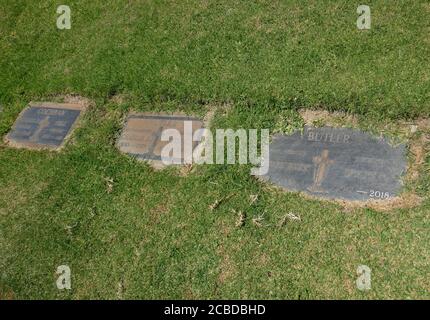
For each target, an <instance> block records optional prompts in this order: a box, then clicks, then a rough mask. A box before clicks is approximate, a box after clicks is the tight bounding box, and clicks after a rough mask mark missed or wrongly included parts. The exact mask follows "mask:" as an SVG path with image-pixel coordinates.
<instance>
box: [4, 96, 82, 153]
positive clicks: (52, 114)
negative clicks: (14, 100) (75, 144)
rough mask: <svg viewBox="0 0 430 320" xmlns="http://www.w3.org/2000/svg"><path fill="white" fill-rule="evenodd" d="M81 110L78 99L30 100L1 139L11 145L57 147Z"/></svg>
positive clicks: (65, 137)
mask: <svg viewBox="0 0 430 320" xmlns="http://www.w3.org/2000/svg"><path fill="white" fill-rule="evenodd" d="M85 111H86V107H85V106H84V105H83V104H79V103H56V102H30V103H29V105H28V107H26V108H25V109H24V110H22V111H21V113H20V114H19V116H18V118H17V119H16V121H15V123H14V125H13V126H12V129H11V130H10V131H9V133H8V134H7V135H6V136H5V138H4V142H5V143H6V145H8V146H10V147H14V148H27V149H35V150H44V149H47V150H55V151H58V150H61V149H62V148H63V147H64V145H65V144H66V142H67V141H68V140H69V138H70V136H71V135H72V133H73V131H74V129H75V128H76V126H77V124H78V122H79V120H80V119H81V117H82V115H83V114H84V112H85Z"/></svg>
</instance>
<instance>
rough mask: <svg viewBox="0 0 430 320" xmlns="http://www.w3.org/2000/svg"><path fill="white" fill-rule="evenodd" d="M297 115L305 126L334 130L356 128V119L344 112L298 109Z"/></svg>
mask: <svg viewBox="0 0 430 320" xmlns="http://www.w3.org/2000/svg"><path fill="white" fill-rule="evenodd" d="M299 114H300V115H301V117H302V118H303V120H304V122H305V125H307V126H314V127H322V126H329V127H334V128H339V127H353V126H357V124H358V119H357V117H355V116H354V115H351V114H347V113H345V112H329V111H326V110H309V109H300V110H299Z"/></svg>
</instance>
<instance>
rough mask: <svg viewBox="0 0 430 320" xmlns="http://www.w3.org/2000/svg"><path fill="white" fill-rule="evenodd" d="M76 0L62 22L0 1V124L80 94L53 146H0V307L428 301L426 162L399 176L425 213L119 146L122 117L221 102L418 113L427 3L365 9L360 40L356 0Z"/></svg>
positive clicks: (424, 77)
mask: <svg viewBox="0 0 430 320" xmlns="http://www.w3.org/2000/svg"><path fill="white" fill-rule="evenodd" d="M68 2H69V3H68V4H69V5H70V7H71V9H72V29H71V30H63V31H60V30H57V28H56V17H57V15H56V7H57V5H58V3H57V2H56V1H44V2H43V3H37V2H29V1H17V0H14V1H12V0H4V1H2V4H1V6H0V105H1V106H2V107H3V111H0V135H1V136H2V137H3V136H4V135H5V134H6V133H7V132H8V131H9V130H10V128H11V126H12V124H13V122H14V121H15V119H16V117H17V116H18V114H19V112H20V111H21V110H22V109H23V108H24V107H25V106H26V105H27V104H28V103H29V101H31V100H33V101H44V100H50V101H56V100H58V101H59V100H61V97H62V96H65V95H71V94H76V95H79V96H81V97H86V98H88V99H90V100H91V101H92V105H91V107H90V108H89V110H88V111H87V113H86V114H85V116H84V118H83V121H82V122H81V124H80V126H79V128H78V129H77V130H76V131H75V133H74V135H73V137H72V140H71V141H70V142H69V143H68V144H67V146H66V148H64V149H63V150H62V151H61V152H58V153H57V152H47V151H29V150H17V149H12V148H8V147H6V146H4V145H0V299H4V298H6V299H10V298H15V299H16V298H20V299H41V298H47V299H83V298H90V299H95V298H102V299H116V298H118V299H129V298H143V299H164V298H171V299H205V298H215V299H216V298H220V299H221V298H223V299H229V298H236V299H245V298H248V299H252V298H262V299H266V298H273V299H329V298H339V299H374V298H378V299H388V298H427V299H428V298H430V294H429V292H430V277H429V270H430V255H429V252H430V232H429V228H430V199H429V194H430V174H429V173H430V157H429V155H428V154H427V155H425V157H424V164H423V165H422V167H421V169H420V177H419V179H418V180H417V181H416V182H414V183H413V185H409V186H407V188H410V189H413V190H414V191H415V192H416V193H417V194H418V195H420V196H421V197H422V199H423V201H422V203H421V204H420V205H419V206H417V207H414V208H411V209H395V210H394V209H393V210H389V211H387V212H377V211H375V210H372V209H355V210H351V211H348V212H346V211H345V210H344V209H343V208H342V207H341V206H340V205H338V204H335V203H332V202H328V201H318V200H310V199H307V198H305V197H303V196H301V195H299V194H296V193H286V192H282V191H280V190H276V189H274V188H271V187H269V186H268V185H267V184H264V183H262V182H259V181H257V180H256V179H254V178H253V177H251V176H250V175H249V169H250V167H247V166H239V165H234V166H221V165H213V166H195V167H194V168H193V169H192V170H190V172H187V170H186V169H176V168H168V169H166V170H163V171H154V170H153V169H151V167H149V166H148V165H147V164H144V163H140V162H137V161H135V160H133V159H130V158H129V157H127V156H125V155H122V154H120V153H119V152H118V150H117V149H116V147H115V145H114V144H115V141H116V138H117V136H118V133H119V131H120V129H121V125H122V120H123V119H124V116H125V115H126V114H127V112H128V111H129V110H135V111H138V110H142V111H182V112H186V113H189V114H196V115H200V116H204V115H205V113H206V112H208V111H215V116H214V121H213V123H212V127H213V128H232V129H237V128H246V129H249V128H270V129H274V128H275V126H276V123H277V121H278V119H279V117H280V116H281V115H282V116H283V117H284V119H285V120H286V121H287V123H288V122H289V121H290V122H291V124H292V125H294V121H295V120H294V119H296V118H297V117H296V116H297V111H296V110H297V109H298V108H318V109H325V110H330V111H346V112H350V113H351V114H354V115H356V116H358V117H359V118H360V119H362V120H363V121H364V122H365V123H368V124H369V125H371V124H373V123H374V122H375V123H390V122H391V123H395V122H396V121H399V120H408V121H412V120H413V119H416V118H422V117H428V116H430V104H429V101H430V90H429V87H430V86H429V79H430V74H429V73H430V69H429V68H428V67H426V66H428V65H429V62H430V61H429V60H430V40H429V19H428V17H429V14H430V5H429V4H428V1H414V2H413V3H412V2H410V3H402V4H398V3H394V2H393V3H390V4H387V3H386V2H385V1H374V2H372V4H371V10H372V29H371V30H369V31H358V30H357V28H356V25H355V21H356V18H357V14H356V7H357V5H355V4H351V3H350V2H349V1H331V2H330V3H325V2H322V1H309V3H308V4H307V5H306V7H305V6H304V5H303V4H302V3H301V2H300V1H282V2H281V1H266V0H262V1H258V2H255V3H249V2H241V3H235V4H232V3H231V1H227V0H220V1H153V0H148V1H140V2H138V3H136V2H127V4H125V3H124V1H119V0H117V1H91V3H88V2H87V1H68ZM423 134H424V133H423ZM427 134H428V132H427ZM252 195H258V199H257V201H256V202H255V203H254V204H250V197H251V196H252ZM222 199H225V201H222V202H221V204H220V205H219V206H218V208H216V209H215V210H211V209H210V206H211V205H212V204H213V203H215V202H216V201H219V200H222ZM241 211H242V212H244V213H245V214H246V220H245V223H244V225H243V226H241V227H238V226H236V222H237V219H238V213H239V212H241ZM288 213H293V214H294V215H296V216H297V217H300V220H299V221H298V220H297V221H296V220H290V219H288V218H287V219H286V220H285V219H284V218H285V216H286V214H288ZM260 216H263V218H264V219H263V220H262V222H261V224H260V225H257V224H256V223H254V222H253V219H254V218H256V217H260ZM283 221H284V222H285V223H281V222H283ZM59 265H68V266H70V268H71V271H72V290H70V291H59V290H58V289H57V288H56V285H55V281H56V278H57V276H56V274H55V271H56V269H57V267H58V266H59ZM359 265H367V266H369V267H370V268H371V270H372V278H371V279H372V288H371V290H370V291H368V292H362V291H359V290H357V287H356V279H357V274H356V270H357V267H358V266H359Z"/></svg>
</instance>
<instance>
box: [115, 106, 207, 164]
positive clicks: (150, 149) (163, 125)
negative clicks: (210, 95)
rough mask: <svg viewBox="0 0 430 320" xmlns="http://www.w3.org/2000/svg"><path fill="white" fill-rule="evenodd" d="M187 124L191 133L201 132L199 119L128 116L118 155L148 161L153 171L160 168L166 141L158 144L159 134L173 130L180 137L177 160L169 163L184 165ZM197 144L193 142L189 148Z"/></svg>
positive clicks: (159, 115) (119, 142)
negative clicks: (153, 167)
mask: <svg viewBox="0 0 430 320" xmlns="http://www.w3.org/2000/svg"><path fill="white" fill-rule="evenodd" d="M186 121H187V122H188V121H190V122H191V128H192V133H193V134H194V132H195V131H196V130H198V129H200V128H203V122H202V121H201V120H200V119H197V118H194V117H189V116H184V115H167V114H152V113H151V114H149V113H132V114H130V115H129V116H128V117H127V120H126V123H125V126H124V128H123V131H122V133H121V136H120V138H119V140H118V143H117V144H118V148H119V149H120V151H121V152H123V153H126V154H128V155H130V156H133V157H135V158H137V159H139V160H150V161H151V162H152V163H153V164H155V165H156V167H162V166H163V162H162V159H161V151H162V150H163V147H164V146H166V145H167V144H168V143H170V142H169V141H162V140H161V137H162V132H163V130H166V129H176V130H178V132H179V133H180V135H181V142H180V143H181V146H180V148H181V155H182V156H181V158H180V159H176V158H175V159H172V160H173V162H174V163H181V164H182V163H183V162H184V161H183V160H184V156H183V155H184V124H185V122H186ZM197 144H198V142H193V144H192V148H193V149H194V148H195V147H196V146H197Z"/></svg>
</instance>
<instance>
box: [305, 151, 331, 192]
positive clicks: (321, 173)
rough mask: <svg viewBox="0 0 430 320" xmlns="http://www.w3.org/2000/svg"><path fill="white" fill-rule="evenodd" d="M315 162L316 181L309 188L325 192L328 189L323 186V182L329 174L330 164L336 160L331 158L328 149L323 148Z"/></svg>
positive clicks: (313, 190) (312, 190)
mask: <svg viewBox="0 0 430 320" xmlns="http://www.w3.org/2000/svg"><path fill="white" fill-rule="evenodd" d="M313 162H314V164H315V169H314V183H313V185H312V186H311V187H309V188H308V190H309V191H311V192H316V193H325V192H326V191H325V190H324V189H323V188H321V184H322V182H323V180H324V179H325V177H326V175H327V170H328V168H329V166H330V165H331V164H333V163H334V160H330V158H329V151H328V150H323V152H322V153H321V155H320V156H317V157H314V159H313Z"/></svg>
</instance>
